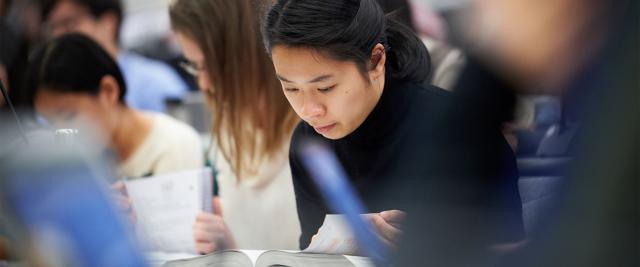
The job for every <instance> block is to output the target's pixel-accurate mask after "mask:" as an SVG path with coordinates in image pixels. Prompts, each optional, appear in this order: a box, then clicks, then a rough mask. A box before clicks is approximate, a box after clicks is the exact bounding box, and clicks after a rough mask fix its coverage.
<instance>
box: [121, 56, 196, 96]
mask: <svg viewBox="0 0 640 267" xmlns="http://www.w3.org/2000/svg"><path fill="white" fill-rule="evenodd" d="M118 63H119V65H120V67H121V68H122V71H123V73H124V74H125V76H126V77H129V78H131V79H137V80H142V81H144V83H145V84H147V85H148V84H152V85H153V86H154V87H170V86H179V87H181V88H186V84H184V82H183V81H182V80H181V78H180V76H179V75H178V73H177V72H176V71H175V70H174V69H172V68H171V67H170V66H169V65H168V64H166V63H164V62H162V61H158V60H154V59H150V58H146V57H143V56H140V55H137V54H134V53H130V52H123V53H122V54H121V55H120V56H119V57H118Z"/></svg>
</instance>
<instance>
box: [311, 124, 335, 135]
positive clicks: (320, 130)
mask: <svg viewBox="0 0 640 267" xmlns="http://www.w3.org/2000/svg"><path fill="white" fill-rule="evenodd" d="M335 126H336V124H335V123H332V124H329V125H326V126H322V127H313V129H315V130H316V132H318V133H319V134H325V133H328V132H329V131H331V129H333V127H335Z"/></svg>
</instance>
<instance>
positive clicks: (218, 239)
mask: <svg viewBox="0 0 640 267" xmlns="http://www.w3.org/2000/svg"><path fill="white" fill-rule="evenodd" d="M193 238H194V240H195V242H196V251H197V252H198V253H201V254H208V253H211V252H214V251H216V250H223V249H232V248H235V247H236V244H235V240H234V239H233V236H232V235H231V232H230V231H229V228H228V227H227V225H226V224H225V223H224V220H223V219H222V217H220V216H218V215H215V214H211V213H208V212H201V213H200V214H198V216H197V217H196V222H195V223H194V225H193Z"/></svg>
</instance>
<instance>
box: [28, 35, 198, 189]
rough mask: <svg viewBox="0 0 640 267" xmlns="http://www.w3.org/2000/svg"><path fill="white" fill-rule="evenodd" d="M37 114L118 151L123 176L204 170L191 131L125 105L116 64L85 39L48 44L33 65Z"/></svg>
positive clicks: (77, 37)
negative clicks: (77, 130) (74, 129)
mask: <svg viewBox="0 0 640 267" xmlns="http://www.w3.org/2000/svg"><path fill="white" fill-rule="evenodd" d="M29 77H30V80H32V81H33V86H32V87H33V89H34V90H35V92H33V94H32V95H33V103H34V106H35V110H36V112H37V113H38V114H40V115H41V116H42V117H43V118H44V119H46V121H47V122H48V123H50V124H51V125H52V126H53V127H56V128H76V129H79V132H80V134H86V135H89V134H93V135H95V136H92V137H95V138H96V139H97V140H96V141H97V142H98V143H99V144H98V145H101V146H104V147H105V149H107V148H108V149H110V150H111V151H113V152H114V154H115V156H116V160H117V162H118V175H119V176H120V177H129V178H131V179H135V178H142V177H147V176H151V175H159V174H163V173H170V172H175V171H180V170H188V169H195V168H199V167H202V166H204V160H203V158H202V147H201V142H200V137H199V136H198V134H197V133H196V132H195V130H194V129H193V128H191V127H190V126H188V125H186V124H184V123H182V122H179V121H177V120H175V119H173V118H170V117H169V116H166V115H164V114H160V113H152V112H142V111H138V110H135V109H133V108H130V107H128V106H127V104H126V103H125V98H126V94H127V85H126V83H125V80H124V78H123V75H122V73H121V72H120V69H119V68H118V65H117V63H116V62H115V61H114V60H113V59H112V58H111V56H109V54H108V53H107V52H106V51H105V50H104V49H102V47H101V46H100V45H99V44H97V43H96V42H94V41H92V40H91V39H89V38H88V37H86V36H85V35H82V34H66V35H62V36H60V37H58V38H55V39H53V40H51V41H49V42H47V43H46V44H45V45H44V46H43V47H42V48H40V49H39V50H37V51H36V52H35V54H34V57H33V58H32V60H31V65H30V73H29Z"/></svg>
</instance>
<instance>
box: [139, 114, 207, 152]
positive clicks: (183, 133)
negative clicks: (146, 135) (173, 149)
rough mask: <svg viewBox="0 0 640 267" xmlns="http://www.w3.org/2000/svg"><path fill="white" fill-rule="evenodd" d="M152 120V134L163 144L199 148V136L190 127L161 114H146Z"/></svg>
mask: <svg viewBox="0 0 640 267" xmlns="http://www.w3.org/2000/svg"><path fill="white" fill-rule="evenodd" d="M148 114H149V115H150V116H152V117H153V120H154V126H153V127H154V132H155V133H156V134H157V135H158V136H160V137H161V138H160V139H162V140H163V142H166V143H169V144H173V145H192V146H198V147H199V148H200V146H201V140H200V135H199V134H198V132H196V130H195V129H193V127H191V126H190V125H188V124H186V123H184V122H182V121H179V120H177V119H175V118H172V117H170V116H168V115H165V114H163V113H155V112H150V113H148Z"/></svg>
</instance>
